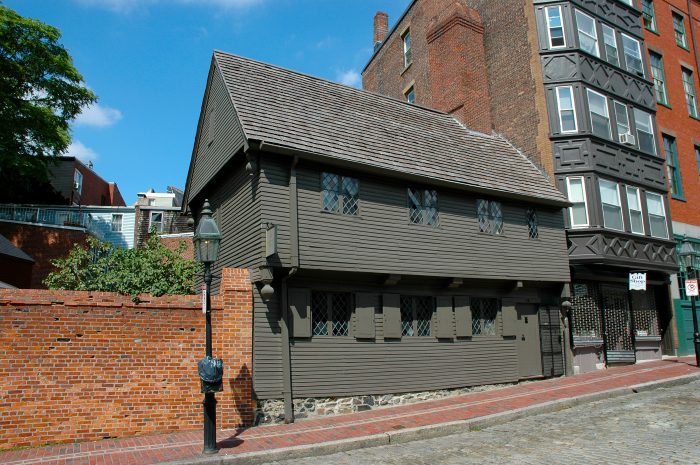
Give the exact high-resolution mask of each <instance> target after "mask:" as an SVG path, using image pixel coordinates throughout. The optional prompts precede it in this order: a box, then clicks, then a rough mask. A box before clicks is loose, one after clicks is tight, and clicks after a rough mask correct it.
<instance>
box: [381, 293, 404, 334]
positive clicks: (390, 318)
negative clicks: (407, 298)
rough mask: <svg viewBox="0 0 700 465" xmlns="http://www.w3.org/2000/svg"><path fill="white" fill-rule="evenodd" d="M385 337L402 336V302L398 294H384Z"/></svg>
mask: <svg viewBox="0 0 700 465" xmlns="http://www.w3.org/2000/svg"><path fill="white" fill-rule="evenodd" d="M382 300H383V305H382V313H383V314H384V339H400V338H401V302H400V300H401V299H400V297H399V295H398V294H384V296H383V299H382Z"/></svg>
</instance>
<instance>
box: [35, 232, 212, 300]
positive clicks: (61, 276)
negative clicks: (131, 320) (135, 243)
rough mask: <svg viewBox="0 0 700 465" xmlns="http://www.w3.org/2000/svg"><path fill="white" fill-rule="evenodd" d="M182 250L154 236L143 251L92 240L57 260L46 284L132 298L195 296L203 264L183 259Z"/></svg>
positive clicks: (182, 246) (182, 248) (57, 287)
mask: <svg viewBox="0 0 700 465" xmlns="http://www.w3.org/2000/svg"><path fill="white" fill-rule="evenodd" d="M185 248H186V244H185V242H184V241H183V242H181V243H180V245H179V247H178V249H176V250H171V249H168V248H167V247H165V246H164V245H163V244H162V243H161V242H160V239H159V238H158V236H157V235H156V234H152V235H151V236H150V237H149V238H148V240H147V241H146V243H145V244H144V245H143V247H140V248H137V249H119V248H115V247H114V246H112V244H110V243H108V242H101V241H99V240H97V239H95V238H93V237H89V238H88V240H87V244H86V245H85V246H83V245H80V244H76V245H75V246H74V247H73V249H72V250H71V251H70V253H69V254H68V256H67V257H65V258H60V259H58V260H54V261H53V262H52V264H53V265H54V266H55V267H56V268H57V269H56V271H54V272H52V273H50V274H49V275H48V276H47V277H46V279H45V280H44V284H45V285H46V286H47V287H48V288H49V289H63V290H71V291H104V292H118V293H120V294H128V295H131V296H132V297H133V298H136V297H137V296H138V295H139V294H142V293H144V294H152V295H155V296H159V295H163V294H192V293H193V292H194V276H195V274H196V273H197V271H198V270H199V269H200V264H199V263H197V262H196V261H194V260H188V259H185V258H183V257H182V252H183V251H184V250H185Z"/></svg>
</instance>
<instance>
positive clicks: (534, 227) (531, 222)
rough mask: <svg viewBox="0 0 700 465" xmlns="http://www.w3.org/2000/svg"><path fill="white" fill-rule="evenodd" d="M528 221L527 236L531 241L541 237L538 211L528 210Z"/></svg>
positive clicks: (526, 216) (526, 215)
mask: <svg viewBox="0 0 700 465" xmlns="http://www.w3.org/2000/svg"><path fill="white" fill-rule="evenodd" d="M525 218H526V220H527V234H528V236H529V237H530V239H537V238H538V237H540V232H539V222H538V221H537V211H536V210H535V209H534V208H528V209H527V213H526V214H525Z"/></svg>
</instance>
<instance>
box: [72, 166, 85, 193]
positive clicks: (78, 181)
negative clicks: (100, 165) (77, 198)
mask: <svg viewBox="0 0 700 465" xmlns="http://www.w3.org/2000/svg"><path fill="white" fill-rule="evenodd" d="M73 189H75V190H76V191H78V194H82V193H83V173H81V172H80V171H78V170H75V171H74V172H73Z"/></svg>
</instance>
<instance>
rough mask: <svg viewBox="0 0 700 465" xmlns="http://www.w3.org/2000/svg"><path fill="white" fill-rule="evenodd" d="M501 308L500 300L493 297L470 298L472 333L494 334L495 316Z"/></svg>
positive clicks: (480, 334)
mask: <svg viewBox="0 0 700 465" xmlns="http://www.w3.org/2000/svg"><path fill="white" fill-rule="evenodd" d="M500 308H501V303H500V300H498V299H493V298H488V299H485V298H478V297H477V298H472V299H471V311H472V335H474V336H495V335H496V332H497V331H496V316H497V315H498V310H499V309H500Z"/></svg>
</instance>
